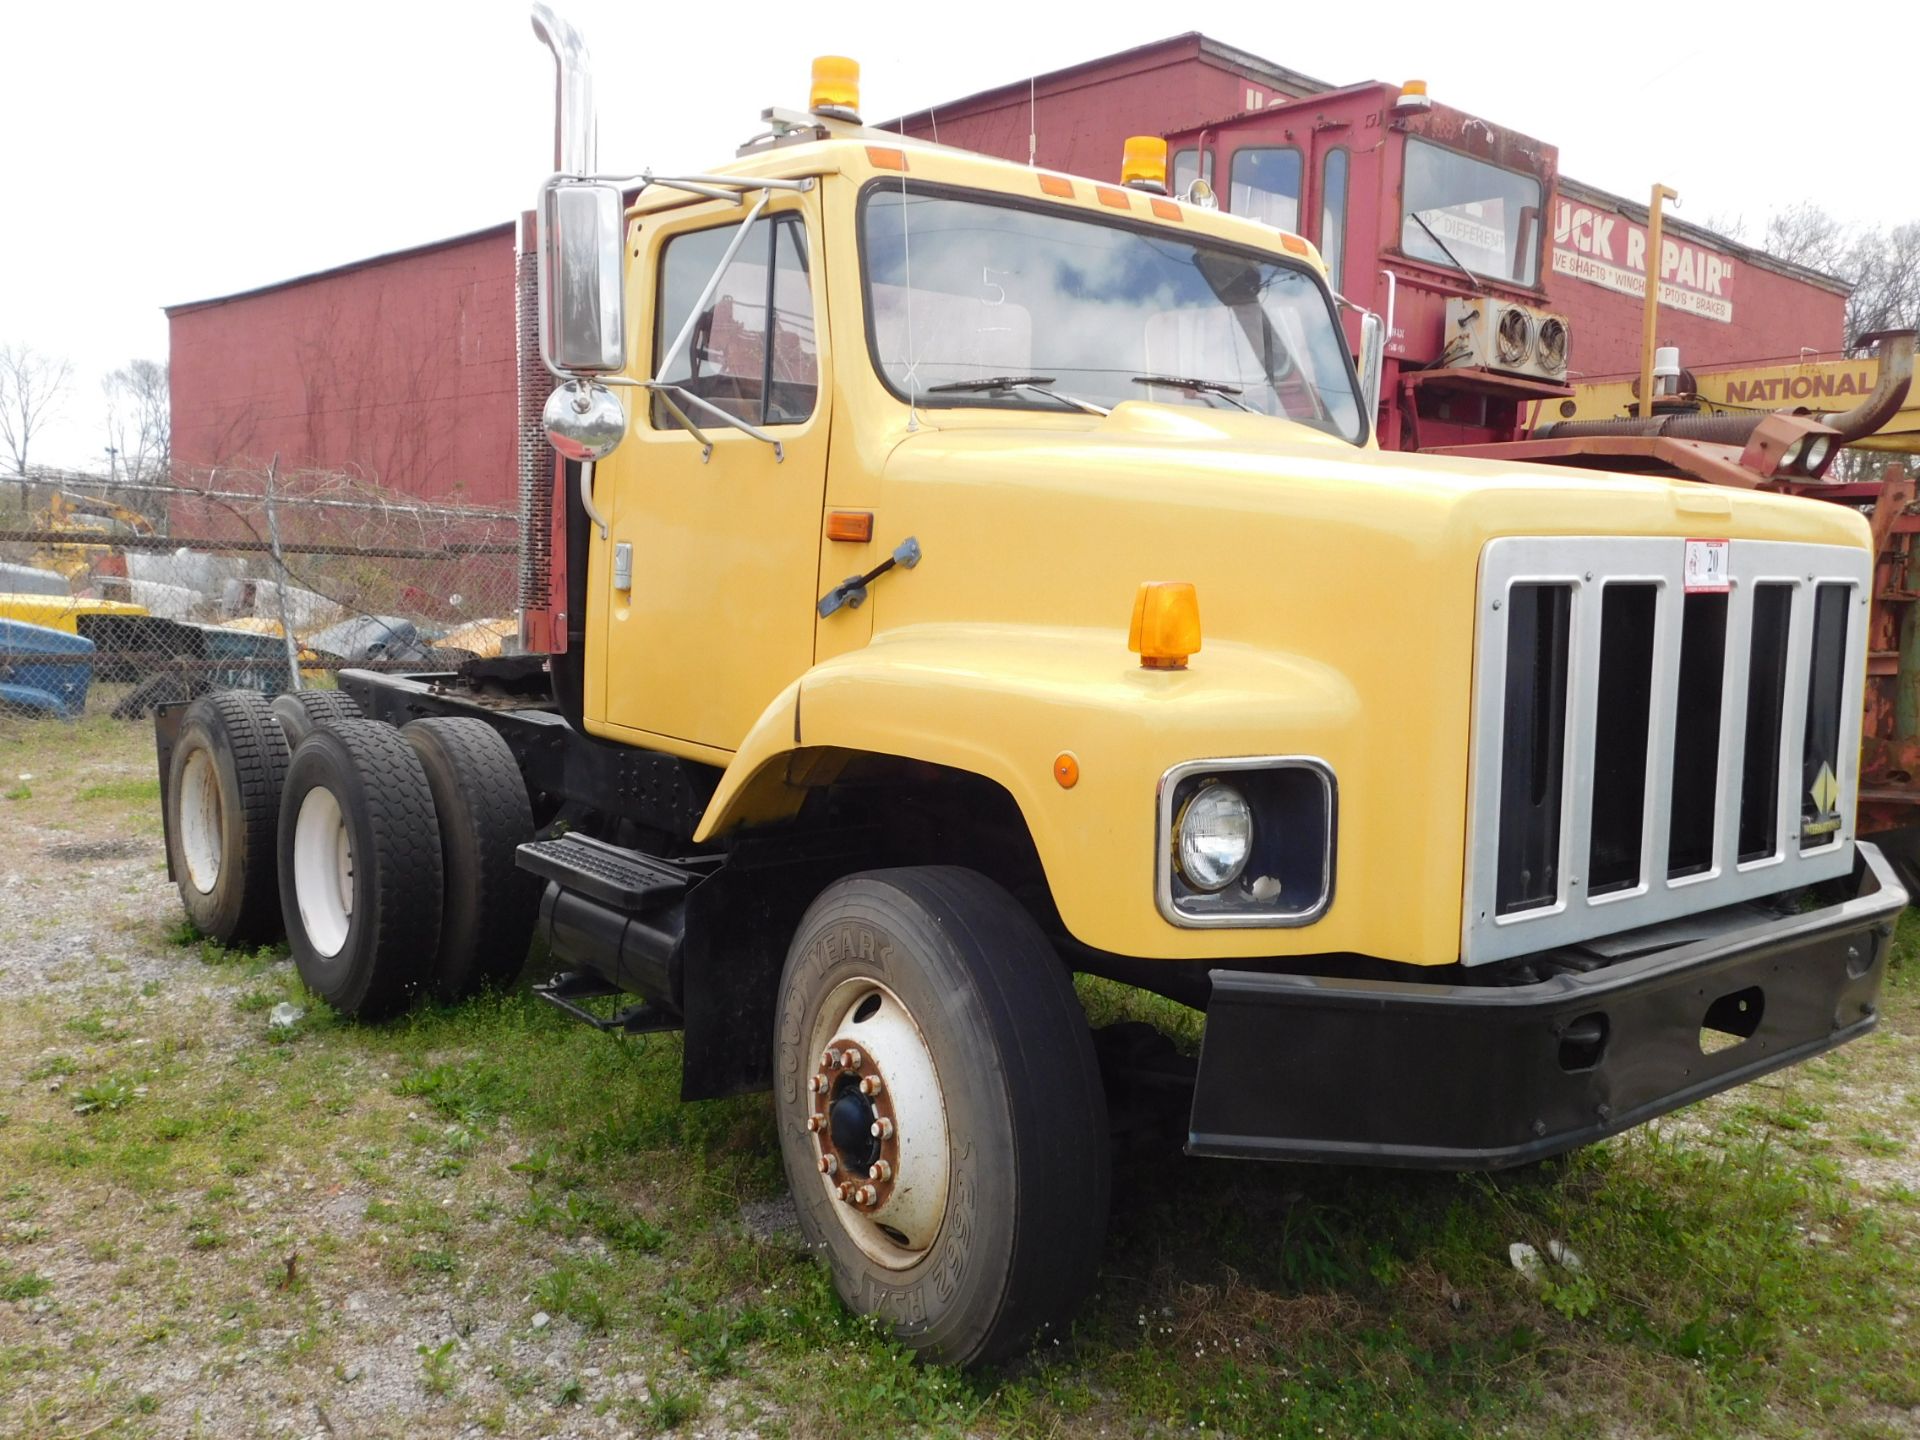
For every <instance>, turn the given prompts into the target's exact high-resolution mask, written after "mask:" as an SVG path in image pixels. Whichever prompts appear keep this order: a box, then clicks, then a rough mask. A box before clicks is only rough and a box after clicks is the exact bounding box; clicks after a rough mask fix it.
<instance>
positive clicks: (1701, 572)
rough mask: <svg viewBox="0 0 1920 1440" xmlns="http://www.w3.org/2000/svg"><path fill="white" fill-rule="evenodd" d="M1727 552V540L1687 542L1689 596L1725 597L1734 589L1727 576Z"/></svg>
mask: <svg viewBox="0 0 1920 1440" xmlns="http://www.w3.org/2000/svg"><path fill="white" fill-rule="evenodd" d="M1727 550H1728V542H1727V541H1725V540H1689V541H1687V573H1686V586H1687V594H1689V595H1724V594H1726V593H1727V591H1729V590H1731V589H1732V588H1733V583H1732V581H1731V579H1730V578H1729V577H1728V575H1727Z"/></svg>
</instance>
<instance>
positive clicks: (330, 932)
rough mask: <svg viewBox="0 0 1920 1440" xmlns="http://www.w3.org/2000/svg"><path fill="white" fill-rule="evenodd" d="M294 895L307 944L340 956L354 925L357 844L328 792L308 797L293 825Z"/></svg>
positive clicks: (316, 790)
mask: <svg viewBox="0 0 1920 1440" xmlns="http://www.w3.org/2000/svg"><path fill="white" fill-rule="evenodd" d="M293 893H294V896H295V897H296V898H297V899H298V900H299V902H300V925H301V928H302V929H304V930H305V931H306V932H307V940H308V943H310V944H311V945H312V946H313V948H314V949H315V950H316V951H317V952H319V953H320V954H321V955H325V956H329V957H331V956H334V955H338V954H339V953H340V947H341V946H343V945H345V944H346V943H347V928H348V926H349V925H351V924H352V923H353V841H352V840H351V839H350V838H349V837H348V835H347V820H346V817H345V816H344V815H342V814H341V813H340V802H339V801H338V800H336V799H335V798H334V795H333V792H332V791H331V790H329V789H327V788H326V787H325V786H319V785H316V786H315V787H314V788H313V789H311V790H309V791H308V792H307V793H306V795H305V797H304V798H302V800H301V801H300V814H299V816H298V817H297V818H296V819H295V820H294V823H293Z"/></svg>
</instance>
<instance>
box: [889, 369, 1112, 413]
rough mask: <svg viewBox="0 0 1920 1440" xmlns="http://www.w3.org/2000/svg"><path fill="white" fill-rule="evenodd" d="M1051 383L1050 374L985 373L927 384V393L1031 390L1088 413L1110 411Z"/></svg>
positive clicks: (961, 393)
mask: <svg viewBox="0 0 1920 1440" xmlns="http://www.w3.org/2000/svg"><path fill="white" fill-rule="evenodd" d="M1051 384H1053V376H1051V375H987V376H983V377H982V378H981V379H978V380H949V381H947V382H946V383H945V384H943V385H929V386H928V387H927V393H928V394H929V395H941V394H947V395H966V394H972V393H992V392H994V391H998V390H1031V391H1032V392H1033V393H1034V394H1036V395H1044V396H1046V397H1047V399H1049V400H1058V401H1059V402H1060V403H1061V404H1062V405H1067V406H1070V407H1072V408H1073V409H1075V410H1081V411H1084V412H1085V413H1087V414H1088V415H1106V414H1110V413H1111V412H1110V411H1109V410H1107V408H1106V407H1105V406H1102V405H1096V404H1094V403H1093V402H1092V401H1091V400H1081V399H1079V398H1078V397H1076V396H1073V395H1060V394H1056V393H1055V392H1054V391H1052V390H1049V389H1047V386H1049V385H1051Z"/></svg>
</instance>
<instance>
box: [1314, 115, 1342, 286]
mask: <svg viewBox="0 0 1920 1440" xmlns="http://www.w3.org/2000/svg"><path fill="white" fill-rule="evenodd" d="M1346 253H1347V152H1346V151H1345V150H1340V149H1333V150H1329V151H1327V153H1326V156H1325V158H1324V159H1322V160H1321V162H1320V258H1321V259H1322V260H1325V261H1326V262H1327V284H1329V285H1331V286H1332V287H1333V288H1334V290H1335V291H1336V292H1337V291H1338V290H1339V289H1340V275H1341V270H1342V268H1343V267H1342V264H1341V262H1342V261H1343V260H1344V259H1345V258H1346Z"/></svg>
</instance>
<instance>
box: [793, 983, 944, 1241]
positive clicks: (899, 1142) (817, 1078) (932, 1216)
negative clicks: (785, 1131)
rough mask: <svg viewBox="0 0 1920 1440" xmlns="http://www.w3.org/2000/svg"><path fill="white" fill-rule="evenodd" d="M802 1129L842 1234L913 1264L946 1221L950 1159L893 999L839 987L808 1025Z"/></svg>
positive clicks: (927, 1055)
mask: <svg viewBox="0 0 1920 1440" xmlns="http://www.w3.org/2000/svg"><path fill="white" fill-rule="evenodd" d="M813 1035H814V1044H815V1045H816V1046H817V1047H818V1048H817V1049H815V1051H814V1052H813V1069H812V1073H811V1074H810V1075H808V1077H807V1092H808V1100H809V1103H808V1105H807V1115H806V1127H807V1131H808V1134H809V1137H810V1138H811V1139H812V1141H813V1145H812V1147H810V1148H811V1151H812V1154H813V1156H814V1162H815V1168H816V1169H818V1170H819V1172H820V1182H821V1184H822V1186H823V1187H824V1188H825V1190H826V1192H827V1194H828V1195H829V1196H831V1197H832V1199H833V1202H834V1206H835V1210H836V1212H837V1213H838V1215H839V1217H840V1221H841V1224H842V1225H843V1226H844V1228H845V1230H846V1233H847V1235H848V1236H849V1238H851V1239H852V1240H853V1241H854V1242H855V1243H856V1244H857V1245H859V1247H860V1249H861V1250H862V1251H863V1252H865V1254H866V1255H867V1256H868V1257H869V1258H870V1259H872V1260H874V1261H876V1262H877V1263H879V1264H881V1265H885V1266H887V1267H888V1268H890V1269H895V1270H904V1269H907V1268H909V1267H911V1266H913V1265H916V1264H918V1263H919V1262H920V1261H921V1259H922V1258H924V1256H925V1254H926V1251H927V1250H928V1248H929V1247H931V1246H932V1244H933V1242H934V1240H935V1238H936V1237H937V1236H938V1235H939V1233H940V1230H941V1227H942V1225H943V1224H944V1222H945V1219H946V1211H947V1195H948V1189H949V1184H950V1168H951V1160H950V1157H949V1154H948V1150H949V1144H948V1135H947V1112H946V1101H945V1097H944V1095H943V1094H942V1092H941V1088H940V1077H939V1075H938V1073H937V1072H936V1071H935V1069H934V1064H933V1054H932V1052H931V1050H930V1049H929V1048H928V1046H927V1041H926V1038H925V1036H923V1035H922V1034H921V1032H920V1027H919V1026H918V1024H916V1023H915V1021H914V1018H913V1016H912V1015H911V1014H910V1013H908V1011H907V1008H906V1006H905V1005H904V1004H902V1003H901V1001H900V999H899V997H898V996H897V995H895V994H894V993H893V992H892V991H891V990H889V989H887V988H886V987H885V986H883V985H880V984H879V983H878V982H876V981H873V980H870V979H862V978H854V979H849V980H846V981H843V982H842V983H841V984H840V985H839V986H837V987H836V988H835V990H834V992H833V994H832V995H831V996H830V997H829V998H828V1001H827V1003H826V1004H825V1005H824V1006H822V1007H821V1009H820V1011H819V1012H817V1014H816V1018H815V1022H814V1030H813Z"/></svg>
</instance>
